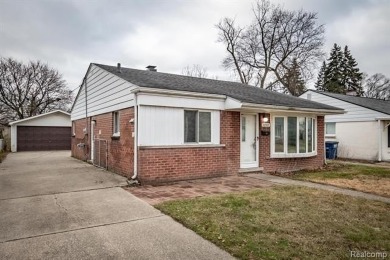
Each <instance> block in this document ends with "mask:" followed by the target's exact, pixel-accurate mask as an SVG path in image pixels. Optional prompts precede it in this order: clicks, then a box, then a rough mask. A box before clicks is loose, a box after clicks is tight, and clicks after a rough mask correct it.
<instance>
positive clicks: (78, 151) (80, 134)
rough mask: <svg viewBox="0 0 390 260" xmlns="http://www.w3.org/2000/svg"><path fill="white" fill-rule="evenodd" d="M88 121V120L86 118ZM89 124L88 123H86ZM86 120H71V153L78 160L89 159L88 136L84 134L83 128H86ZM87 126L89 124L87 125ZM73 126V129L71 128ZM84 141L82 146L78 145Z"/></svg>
mask: <svg viewBox="0 0 390 260" xmlns="http://www.w3.org/2000/svg"><path fill="white" fill-rule="evenodd" d="M88 122H89V120H88ZM88 125H89V124H88ZM86 126H87V122H86V120H85V118H84V119H79V120H76V121H73V123H72V142H71V143H72V147H71V155H72V156H73V157H75V158H77V159H79V160H83V161H86V160H88V159H89V138H88V135H87V134H84V131H83V129H84V128H86ZM88 127H89V126H88ZM73 128H74V129H73ZM73 133H75V135H73ZM81 143H84V144H85V146H84V147H78V146H77V145H78V144H81Z"/></svg>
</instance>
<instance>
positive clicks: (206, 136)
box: [184, 110, 211, 143]
mask: <svg viewBox="0 0 390 260" xmlns="http://www.w3.org/2000/svg"><path fill="white" fill-rule="evenodd" d="M184 142H185V143H210V142H211V112H204V111H193V110H185V111H184Z"/></svg>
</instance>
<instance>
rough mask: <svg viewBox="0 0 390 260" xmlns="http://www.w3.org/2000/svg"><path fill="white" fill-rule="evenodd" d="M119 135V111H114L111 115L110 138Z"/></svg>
mask: <svg viewBox="0 0 390 260" xmlns="http://www.w3.org/2000/svg"><path fill="white" fill-rule="evenodd" d="M115 130H117V131H115ZM120 135H121V120H120V113H119V111H115V112H113V113H112V136H120Z"/></svg>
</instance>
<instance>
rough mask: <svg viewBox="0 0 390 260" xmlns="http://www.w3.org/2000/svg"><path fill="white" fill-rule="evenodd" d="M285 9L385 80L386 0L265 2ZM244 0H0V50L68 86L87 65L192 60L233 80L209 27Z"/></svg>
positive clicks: (177, 67)
mask: <svg viewBox="0 0 390 260" xmlns="http://www.w3.org/2000/svg"><path fill="white" fill-rule="evenodd" d="M272 2H273V3H281V4H282V5H284V7H285V8H286V9H290V10H294V9H300V8H303V9H305V10H307V11H314V12H317V13H318V18H319V23H322V24H325V26H326V44H325V47H324V50H325V51H326V52H327V53H329V50H330V48H331V47H332V45H333V43H338V44H339V45H341V46H344V45H348V46H349V47H350V50H351V52H352V55H353V56H354V57H355V58H356V60H357V62H358V63H359V67H360V69H361V70H362V71H363V72H367V73H369V74H373V73H377V72H380V73H383V74H385V75H387V76H388V77H390V1H389V0H371V1H370V0H326V1H325V0H293V1H291V0H284V1H283V0H277V1H276V0H273V1H272ZM253 3H254V1H253V0H252V1H249V0H215V1H213V0H181V1H179V0H177V1H168V0H127V1H125V0H116V1H115V0H107V1H106V0H88V1H87V0H85V1H82V0H63V1H57V0H46V1H42V0H24V1H23V0H0V55H1V56H2V57H13V58H16V59H19V60H22V61H29V60H37V59H39V60H42V61H45V62H47V63H49V65H50V66H52V67H54V68H56V69H58V70H59V71H60V72H61V73H62V74H63V76H64V78H65V80H66V81H67V83H68V86H69V88H70V89H75V88H76V87H77V86H78V85H79V84H80V83H81V80H82V78H83V76H84V74H85V72H86V70H87V68H88V65H89V63H90V62H96V63H104V64H109V65H116V64H117V63H118V62H120V63H122V66H124V67H131V68H138V69H144V68H145V66H147V65H157V69H158V71H162V72H170V73H179V74H180V73H181V71H182V69H183V67H185V66H187V65H191V64H199V65H202V66H204V67H206V68H207V69H208V74H209V75H212V76H218V78H220V79H226V80H234V78H233V77H232V76H231V74H230V73H228V72H226V71H225V70H224V69H223V68H222V66H221V61H222V59H223V57H224V56H225V55H226V53H225V50H224V46H223V45H222V44H220V43H218V42H217V33H218V32H217V30H216V29H215V26H214V25H215V24H216V23H218V21H219V20H220V19H221V18H223V17H235V18H236V21H237V22H238V23H239V24H241V25H245V24H248V23H249V22H250V20H251V18H252V17H253V16H252V13H251V8H252V4H253Z"/></svg>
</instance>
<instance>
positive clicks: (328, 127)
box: [325, 123, 336, 136]
mask: <svg viewBox="0 0 390 260" xmlns="http://www.w3.org/2000/svg"><path fill="white" fill-rule="evenodd" d="M325 135H327V136H335V135H336V123H325Z"/></svg>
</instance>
